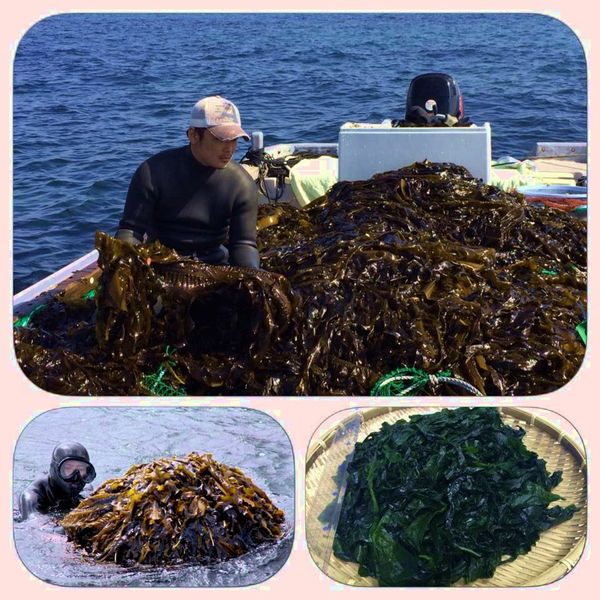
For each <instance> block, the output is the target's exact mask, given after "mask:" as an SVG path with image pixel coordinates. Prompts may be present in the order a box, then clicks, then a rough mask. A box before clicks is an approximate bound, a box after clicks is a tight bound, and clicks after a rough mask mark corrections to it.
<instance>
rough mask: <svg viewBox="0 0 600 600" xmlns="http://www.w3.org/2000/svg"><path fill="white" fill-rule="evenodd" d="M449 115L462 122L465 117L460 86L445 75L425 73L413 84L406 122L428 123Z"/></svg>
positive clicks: (414, 80)
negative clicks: (423, 121)
mask: <svg viewBox="0 0 600 600" xmlns="http://www.w3.org/2000/svg"><path fill="white" fill-rule="evenodd" d="M438 115H439V116H440V117H441V118H442V119H443V118H445V117H446V116H447V115H450V116H451V117H454V118H455V119H456V120H457V121H460V120H461V119H462V118H463V116H464V110H463V97H462V95H461V93H460V89H459V88H458V84H457V83H456V81H455V80H454V78H453V77H451V76H450V75H446V74H445V73H424V74H423V75H417V77H415V78H414V79H413V80H412V81H411V82H410V86H409V88H408V94H407V96H406V116H405V119H406V121H412V122H419V121H420V120H421V119H425V121H426V122H430V121H433V120H435V118H436V117H437V116H438Z"/></svg>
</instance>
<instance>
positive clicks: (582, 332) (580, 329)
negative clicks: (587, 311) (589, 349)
mask: <svg viewBox="0 0 600 600" xmlns="http://www.w3.org/2000/svg"><path fill="white" fill-rule="evenodd" d="M575 331H576V332H577V333H578V334H579V337H580V338H581V341H582V342H583V345H584V346H587V319H586V320H585V321H582V322H581V323H579V325H577V327H575Z"/></svg>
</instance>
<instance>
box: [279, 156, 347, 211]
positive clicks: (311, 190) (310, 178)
mask: <svg viewBox="0 0 600 600" xmlns="http://www.w3.org/2000/svg"><path fill="white" fill-rule="evenodd" d="M337 180H338V159H337V158H336V157H334V156H319V157H318V158H305V159H304V160H301V161H300V162H299V163H298V164H297V165H294V166H293V167H292V168H291V169H290V185H291V186H292V191H293V192H294V196H295V197H296V200H297V202H298V205H299V206H300V207H303V206H306V205H307V204H308V203H309V202H311V201H312V200H314V199H315V198H318V197H319V196H322V195H323V194H325V192H327V190H328V189H329V188H330V187H331V186H332V185H333V184H334V183H337Z"/></svg>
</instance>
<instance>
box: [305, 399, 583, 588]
mask: <svg viewBox="0 0 600 600" xmlns="http://www.w3.org/2000/svg"><path fill="white" fill-rule="evenodd" d="M545 413H548V411H545ZM549 414H550V415H552V414H553V413H549ZM311 447H312V450H310V451H309V456H308V459H307V478H306V481H307V484H306V485H307V487H306V498H307V540H308V547H309V550H310V552H311V556H312V558H313V560H314V561H315V562H316V564H317V565H318V566H319V567H320V568H321V569H322V570H323V571H324V572H325V573H326V574H327V575H329V576H330V577H332V578H333V579H335V580H337V581H340V582H342V583H346V584H349V585H358V586H374V585H380V586H434V587H440V586H450V585H459V586H461V585H463V586H464V585H474V586H492V587H503V586H531V585H542V584H545V583H550V582H552V581H555V580H557V579H559V578H560V577H562V576H563V575H565V574H566V573H567V572H568V571H569V570H570V568H572V567H573V566H574V565H575V564H576V562H577V560H578V558H579V556H580V555H581V552H582V551H583V546H584V543H585V533H586V526H587V521H586V519H587V515H586V470H585V456H584V454H583V451H582V450H581V449H580V448H579V447H578V445H577V444H575V443H573V442H572V441H571V440H570V439H569V438H567V437H565V436H564V435H563V434H562V432H561V431H559V430H558V429H557V428H556V427H555V426H554V425H553V424H552V423H551V422H549V421H547V420H545V419H542V418H540V417H539V416H537V415H535V414H531V413H529V412H527V411H524V410H520V409H516V408H501V409H496V408H457V409H443V410H440V409H427V408H398V409H394V408H389V407H386V408H376V409H370V410H365V411H361V412H360V413H358V414H357V413H354V414H353V415H351V417H349V418H347V419H346V420H345V421H343V422H341V423H339V424H338V425H337V426H336V427H334V428H333V429H332V430H331V431H330V432H329V433H328V434H326V435H325V436H324V437H323V438H322V439H320V440H318V442H317V443H313V445H312V446H311ZM332 497H333V501H332V500H331V499H332Z"/></svg>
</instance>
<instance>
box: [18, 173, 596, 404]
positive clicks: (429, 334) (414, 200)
mask: <svg viewBox="0 0 600 600" xmlns="http://www.w3.org/2000/svg"><path fill="white" fill-rule="evenodd" d="M258 229H259V231H258V244H259V249H260V254H261V261H262V267H263V269H264V270H263V271H256V270H253V269H236V268H233V267H218V266H211V265H202V264H201V263H198V262H197V261H193V260H190V259H184V258H182V257H178V256H177V255H176V254H175V253H174V252H172V251H171V250H168V249H166V248H164V247H163V246H161V245H160V244H158V243H154V244H151V245H148V246H141V247H140V246H138V247H135V248H133V247H132V246H128V245H126V244H124V243H122V242H119V241H118V240H114V239H113V238H110V237H109V236H106V235H102V234H100V235H99V236H98V240H97V247H98V249H99V252H100V260H99V264H100V265H101V266H102V268H103V270H104V273H103V275H102V277H101V279H100V287H99V290H98V292H99V293H98V294H96V297H95V299H93V300H92V299H88V300H81V301H78V302H74V301H73V299H72V298H62V297H60V296H59V297H58V299H56V300H50V301H48V302H47V303H46V307H45V309H44V310H42V311H40V312H39V313H36V314H34V315H33V316H32V317H31V319H30V320H29V321H28V324H27V326H20V327H17V328H15V347H16V354H17V358H18V361H19V364H20V365H21V368H22V369H23V371H24V372H25V373H26V374H27V376H28V377H30V379H31V380H32V381H33V382H34V383H36V384H37V385H39V386H40V387H42V388H43V389H46V390H49V391H52V392H55V393H60V394H70V395H108V394H110V395H128V394H138V395H145V394H146V393H147V390H146V388H145V387H144V384H143V382H144V381H145V378H146V377H147V376H148V375H149V374H152V373H155V372H156V371H157V370H158V369H160V367H161V365H163V364H164V363H165V362H166V361H167V358H168V361H169V364H170V365H171V369H170V371H169V374H168V378H170V379H169V380H167V381H164V383H165V384H166V385H165V389H169V387H168V386H171V388H173V389H178V390H181V389H185V390H186V392H187V393H188V394H190V395H196V394H197V395H219V394H233V395H257V396H258V395H267V394H274V395H332V394H338V395H339V394H341V395H368V394H369V392H370V391H371V390H372V388H373V386H374V385H375V383H376V382H377V381H378V380H379V379H380V377H382V376H383V375H385V374H387V373H390V372H391V371H394V370H396V369H399V368H410V369H416V370H419V371H423V372H425V373H427V374H430V375H436V374H439V373H441V372H450V373H452V375H453V376H454V377H456V378H458V379H460V380H463V381H465V382H467V383H469V384H470V385H472V386H474V387H475V388H476V389H477V390H479V392H480V393H481V394H487V395H530V394H542V393H547V392H551V391H553V390H556V389H558V388H560V387H561V386H563V385H564V384H565V383H567V382H568V381H570V380H571V379H572V377H573V376H574V375H575V373H576V372H577V370H578V369H579V367H580V365H581V363H582V360H583V356H584V353H585V344H584V343H583V341H582V338H581V337H580V334H579V333H578V330H577V327H578V325H579V324H580V323H581V322H582V321H584V320H585V319H586V318H587V293H586V292H587V290H586V287H587V263H586V260H587V258H586V237H587V225H586V223H585V222H584V221H580V220H578V219H576V218H574V217H573V216H571V215H568V214H564V213H563V212H562V211H557V210H554V209H549V208H536V207H533V206H529V205H528V204H527V203H526V202H525V200H524V199H523V198H522V196H520V195H518V194H509V193H507V192H504V191H502V190H500V189H498V188H495V187H492V186H487V185H484V184H482V183H481V182H480V181H479V180H477V179H474V178H472V177H470V176H469V174H468V173H467V172H466V170H465V169H464V168H462V167H458V166H456V165H449V164H431V163H417V164H414V165H411V166H410V167H406V168H404V169H400V170H398V171H392V172H389V173H383V174H380V175H376V176H374V177H373V178H371V179H370V180H368V181H357V182H346V181H342V182H339V183H337V184H336V185H334V186H333V187H332V188H331V190H329V192H328V193H327V194H326V195H325V196H323V197H322V198H320V199H317V200H315V201H314V202H313V203H312V204H311V205H309V206H308V207H307V208H305V209H297V208H294V207H292V206H290V205H281V204H277V205H265V206H261V207H260V210H259V220H258ZM96 307H97V315H96V314H94V311H95V310H96ZM167 345H171V346H172V347H173V348H174V350H175V351H174V353H173V354H172V356H170V357H167V356H166V353H165V348H166V346H167ZM425 391H427V392H428V393H439V394H443V395H454V394H457V393H459V394H461V393H464V390H463V389H462V388H457V387H454V386H450V385H445V384H441V385H440V386H438V387H437V388H436V389H434V390H423V392H419V393H425Z"/></svg>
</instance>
